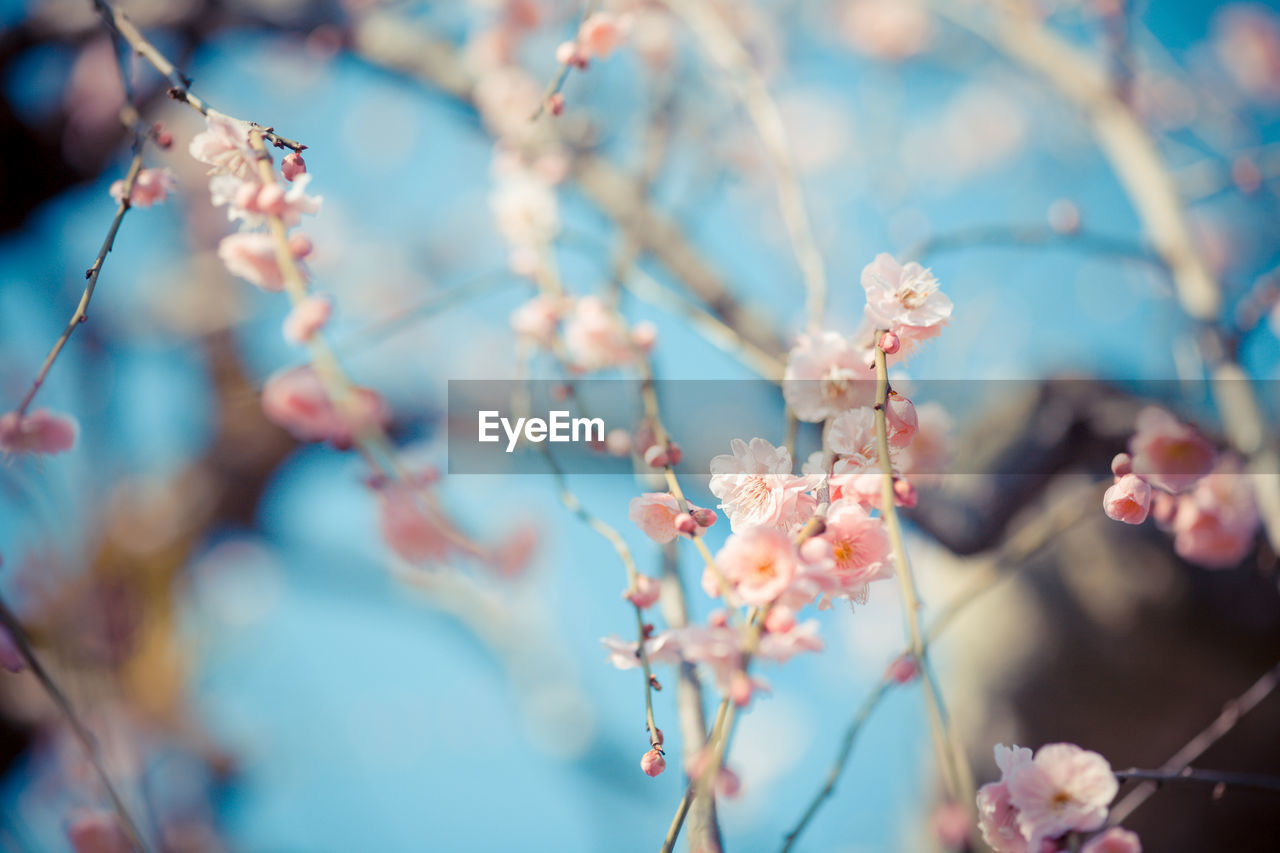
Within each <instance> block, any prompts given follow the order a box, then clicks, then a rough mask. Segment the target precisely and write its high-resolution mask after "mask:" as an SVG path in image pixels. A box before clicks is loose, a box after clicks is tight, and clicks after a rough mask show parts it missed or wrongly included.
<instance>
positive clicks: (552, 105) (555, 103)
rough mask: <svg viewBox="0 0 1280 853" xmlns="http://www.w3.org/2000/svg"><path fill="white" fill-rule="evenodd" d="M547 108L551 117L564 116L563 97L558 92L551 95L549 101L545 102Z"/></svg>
mask: <svg viewBox="0 0 1280 853" xmlns="http://www.w3.org/2000/svg"><path fill="white" fill-rule="evenodd" d="M547 108H548V109H550V110H551V114H552V115H553V116H558V115H563V114H564V95H562V94H560V93H559V92H556V93H555V94H554V95H552V96H551V98H550V100H548V101H547Z"/></svg>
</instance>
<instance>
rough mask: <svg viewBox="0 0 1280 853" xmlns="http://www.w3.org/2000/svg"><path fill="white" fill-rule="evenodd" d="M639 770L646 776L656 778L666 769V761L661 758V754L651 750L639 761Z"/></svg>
mask: <svg viewBox="0 0 1280 853" xmlns="http://www.w3.org/2000/svg"><path fill="white" fill-rule="evenodd" d="M640 769H641V770H643V771H644V773H645V775H646V776H657V775H659V774H660V773H662V771H663V770H666V769H667V760H666V759H665V758H663V757H662V753H661V752H658V750H656V749H651V750H649V751H648V752H646V753H645V754H644V756H643V757H642V758H641V759H640Z"/></svg>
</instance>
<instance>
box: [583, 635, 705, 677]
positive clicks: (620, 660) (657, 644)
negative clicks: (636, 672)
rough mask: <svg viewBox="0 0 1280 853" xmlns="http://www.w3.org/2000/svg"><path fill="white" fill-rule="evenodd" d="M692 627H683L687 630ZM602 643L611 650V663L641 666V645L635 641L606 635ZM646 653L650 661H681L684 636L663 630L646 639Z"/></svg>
mask: <svg viewBox="0 0 1280 853" xmlns="http://www.w3.org/2000/svg"><path fill="white" fill-rule="evenodd" d="M689 630H691V629H687V628H686V629H683V631H684V632H685V633H686V634H687V632H688V631H689ZM600 645H602V646H604V647H605V648H606V649H607V650H608V651H609V663H611V664H613V665H614V666H615V667H617V668H618V669H635V668H636V667H638V666H640V654H639V649H640V647H639V645H637V644H636V643H634V642H630V643H629V642H627V641H626V640H621V639H618V638H617V637H605V638H604V639H602V640H601V641H600ZM644 653H645V656H646V657H647V658H648V659H649V663H651V664H654V663H679V662H680V660H681V656H682V654H684V650H683V648H682V637H681V634H680V632H677V631H663V632H661V633H659V634H655V635H654V636H653V637H651V638H649V639H648V640H645V641H644Z"/></svg>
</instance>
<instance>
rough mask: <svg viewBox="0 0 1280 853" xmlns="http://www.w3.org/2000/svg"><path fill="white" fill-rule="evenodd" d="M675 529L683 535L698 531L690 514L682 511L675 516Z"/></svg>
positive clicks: (690, 534) (696, 524)
mask: <svg viewBox="0 0 1280 853" xmlns="http://www.w3.org/2000/svg"><path fill="white" fill-rule="evenodd" d="M676 530H677V531H679V532H680V533H683V534H684V535H685V536H692V535H694V534H695V533H697V532H698V523H697V522H696V521H694V520H693V516H692V515H690V514H689V513H687V512H682V513H680V514H679V515H677V516H676Z"/></svg>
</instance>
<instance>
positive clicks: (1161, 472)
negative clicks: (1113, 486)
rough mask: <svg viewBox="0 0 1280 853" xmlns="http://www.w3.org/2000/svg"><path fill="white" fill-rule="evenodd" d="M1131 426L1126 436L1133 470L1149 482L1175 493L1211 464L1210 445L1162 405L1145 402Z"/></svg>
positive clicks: (1207, 470)
mask: <svg viewBox="0 0 1280 853" xmlns="http://www.w3.org/2000/svg"><path fill="white" fill-rule="evenodd" d="M1135 426H1136V428H1137V431H1136V432H1135V433H1134V435H1133V438H1131V439H1129V453H1130V455H1132V456H1133V473H1135V474H1137V475H1138V476H1139V477H1141V478H1142V479H1144V480H1146V481H1147V482H1148V483H1150V484H1151V485H1153V486H1155V487H1157V488H1160V489H1164V490H1165V491H1166V492H1172V493H1173V494H1178V493H1179V492H1185V491H1186V490H1187V489H1189V488H1191V486H1192V485H1193V484H1194V483H1195V481H1196V480H1198V479H1200V478H1201V477H1203V476H1204V475H1205V474H1207V473H1209V470H1210V469H1211V468H1213V463H1214V458H1215V456H1216V453H1215V452H1214V449H1213V445H1211V444H1210V443H1209V442H1208V441H1206V440H1205V439H1204V437H1203V436H1201V435H1200V433H1198V432H1196V431H1195V430H1194V429H1193V428H1191V427H1189V426H1187V425H1186V424H1184V423H1182V422H1181V421H1179V420H1178V419H1177V418H1175V417H1174V416H1173V415H1171V414H1169V413H1168V412H1166V411H1165V410H1164V409H1161V408H1158V407H1156V406H1148V407H1147V408H1145V409H1143V410H1142V411H1141V412H1139V413H1138V417H1137V421H1136V424H1135Z"/></svg>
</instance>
